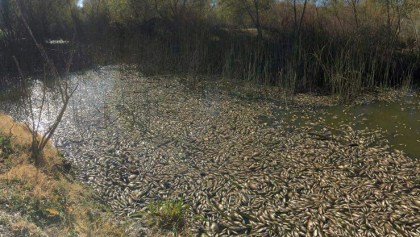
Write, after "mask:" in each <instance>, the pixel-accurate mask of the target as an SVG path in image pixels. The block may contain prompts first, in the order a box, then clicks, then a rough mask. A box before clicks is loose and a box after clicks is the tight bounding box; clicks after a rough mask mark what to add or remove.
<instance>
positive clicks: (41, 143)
mask: <svg viewBox="0 0 420 237" xmlns="http://www.w3.org/2000/svg"><path fill="white" fill-rule="evenodd" d="M15 2H16V6H17V14H18V15H19V18H20V19H21V20H22V23H23V25H24V26H25V28H26V29H27V31H28V34H29V36H30V37H31V39H32V41H33V42H34V44H35V46H36V47H37V49H38V51H39V52H40V54H41V56H42V58H43V59H44V60H45V62H46V64H47V66H48V68H49V71H50V72H51V73H52V75H53V77H54V78H55V79H57V80H58V85H59V86H58V88H59V91H60V95H61V102H62V105H61V107H60V109H59V111H58V114H57V115H56V117H55V119H54V122H53V123H52V124H50V126H49V127H48V128H47V131H45V132H44V133H43V134H42V136H41V138H40V139H39V138H38V129H39V122H40V119H41V114H42V110H43V106H44V103H45V100H46V90H44V91H43V98H42V102H41V106H40V112H39V114H38V118H37V119H38V124H37V125H35V114H34V108H33V104H32V98H29V101H28V103H29V109H30V115H31V119H32V128H31V130H32V155H33V158H34V159H35V162H36V164H38V163H39V162H38V160H39V158H40V157H39V155H40V154H41V152H42V151H43V149H44V148H45V146H46V145H47V144H48V142H49V141H50V139H51V137H52V135H53V134H54V132H55V130H56V129H57V127H58V125H59V124H60V122H61V120H62V118H63V116H64V113H65V111H66V109H67V106H68V103H69V101H70V98H71V97H72V95H73V94H74V92H75V91H76V89H77V87H78V85H76V86H75V87H74V88H72V89H70V88H69V85H68V80H67V78H66V77H67V75H68V73H69V71H70V67H71V64H72V60H73V54H74V50H71V52H70V56H69V58H68V59H67V61H66V68H65V72H64V75H65V76H64V78H63V77H62V76H61V75H60V73H59V72H58V69H57V67H56V66H55V65H54V62H53V61H52V60H51V59H50V57H49V56H48V54H47V52H46V51H45V49H44V47H43V46H42V44H40V43H39V42H38V41H37V39H36V38H35V36H34V34H33V33H32V30H31V28H30V26H29V24H28V22H27V21H26V18H25V16H24V15H23V12H22V10H21V1H20V0H15ZM75 37H76V31H74V34H73V39H72V41H73V42H75ZM14 61H15V64H16V67H17V69H18V72H19V74H20V76H21V77H22V80H23V81H24V80H25V79H24V78H23V73H22V70H21V68H20V66H19V63H18V61H17V59H16V58H15V57H14ZM44 86H45V85H44Z"/></svg>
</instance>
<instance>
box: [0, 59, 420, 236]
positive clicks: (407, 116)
mask: <svg viewBox="0 0 420 237" xmlns="http://www.w3.org/2000/svg"><path fill="white" fill-rule="evenodd" d="M71 83H72V85H73V86H74V85H76V84H77V85H78V89H77V90H76V92H75V94H74V96H73V98H72V100H71V102H70V104H69V107H68V110H67V111H66V114H65V116H64V118H63V121H62V123H61V124H60V126H59V128H58V129H57V131H56V134H55V136H54V138H53V139H54V142H55V144H56V145H57V146H58V147H59V148H60V149H61V151H62V152H63V153H64V155H65V157H66V159H68V160H70V161H71V162H72V164H73V166H74V167H75V169H76V174H77V177H78V178H79V179H80V180H82V181H84V182H86V183H88V184H90V185H92V186H93V187H94V188H95V189H96V190H97V191H98V192H99V193H100V194H101V197H102V198H103V199H104V200H106V201H108V203H109V204H110V205H111V206H112V208H113V210H115V212H117V213H121V214H125V215H127V214H131V213H134V212H138V211H144V210H146V209H147V206H148V204H149V203H151V202H153V201H156V200H164V199H168V198H169V199H175V198H182V199H183V200H184V201H185V202H186V203H188V204H189V210H188V212H187V213H188V215H189V221H190V222H191V226H192V228H193V230H192V231H193V232H194V233H202V232H207V233H209V234H211V235H213V234H215V233H218V234H229V235H234V234H238V235H243V234H254V235H267V236H275V235H277V236H289V235H290V236H293V235H295V234H302V233H303V235H304V233H306V234H308V233H309V234H310V233H312V234H314V233H315V232H314V231H317V233H320V232H323V233H324V234H327V235H332V236H337V235H347V236H353V235H354V234H355V233H356V232H358V234H359V235H361V236H364V235H366V233H368V232H372V230H375V231H376V232H375V233H376V235H378V236H381V235H382V236H384V235H388V234H397V235H398V234H401V233H400V232H401V231H402V230H404V231H405V232H406V234H407V235H415V234H420V233H419V232H418V230H419V228H418V224H416V223H417V222H416V221H415V219H416V218H417V217H418V216H417V212H416V210H418V209H416V208H418V205H419V203H418V201H416V197H418V195H419V189H418V186H416V182H417V181H418V180H419V178H420V177H419V172H418V170H420V165H419V163H418V162H417V160H416V159H413V158H414V157H418V156H419V154H420V152H419V150H418V147H419V128H420V126H419V119H420V118H419V112H418V111H419V106H420V104H419V103H420V100H419V96H418V95H411V96H408V97H406V98H404V99H403V100H401V102H398V103H396V102H395V103H372V104H366V105H359V106H336V107H310V106H306V107H305V106H303V107H302V106H291V105H289V106H287V107H286V106H285V105H284V104H281V103H277V102H275V101H262V100H245V99H243V98H240V97H238V96H232V95H231V93H229V92H227V91H224V90H223V89H221V88H219V87H218V86H217V84H216V85H215V83H211V85H209V86H208V87H206V86H204V87H203V88H202V89H200V90H189V89H188V87H187V86H186V85H185V84H184V83H182V80H180V79H179V78H176V77H173V76H159V77H144V76H142V75H141V74H139V73H137V72H135V71H132V70H122V68H121V67H104V68H100V69H98V70H92V71H87V72H84V73H80V74H73V75H72V78H71ZM41 85H42V83H41V82H39V81H35V82H34V84H33V86H32V87H31V90H29V92H28V93H26V94H25V93H17V92H16V91H15V92H14V91H13V89H7V90H5V89H3V90H0V91H1V92H0V99H1V103H0V111H4V112H6V113H10V114H11V115H12V116H14V117H15V118H16V119H17V120H20V121H28V118H30V116H29V112H28V111H27V109H25V108H27V104H25V103H23V102H24V101H25V100H24V98H25V96H28V95H29V94H31V95H32V99H33V103H34V105H37V104H38V105H39V104H40V103H41V102H42V98H43V96H42V95H43V87H42V86H41ZM45 90H46V91H47V97H46V100H45V101H46V102H45V103H44V108H43V110H42V111H43V112H42V113H41V114H40V117H39V118H40V119H39V121H40V123H39V130H40V131H44V130H45V129H47V128H48V124H49V123H50V122H51V121H52V120H53V119H54V115H55V114H56V111H57V109H58V108H59V106H60V97H59V94H58V91H57V89H56V87H55V86H54V83H49V86H48V87H47V88H45ZM34 108H35V110H34V112H35V113H34V115H35V117H37V115H38V114H39V113H38V112H39V111H40V110H39V108H37V106H34ZM37 120H38V119H37ZM395 149H401V150H402V151H404V152H400V151H397V150H395ZM406 154H408V156H407V155H406ZM416 187H417V188H416ZM378 200H384V201H385V202H381V201H378ZM378 205H386V207H383V208H382V207H379V206H378ZM349 208H351V211H350V212H349V210H350V209H349ZM366 210H367V213H369V216H368V217H366V216H365V214H364V213H366ZM391 217H392V219H391V221H392V220H398V221H397V222H393V221H392V223H391V224H389V223H390V219H389V218H391ZM366 218H368V219H369V221H367V219H366ZM387 218H388V219H387ZM349 220H351V222H350V221H349ZM366 223H368V224H369V225H367V224H366ZM387 225H388V226H391V227H389V228H388V227H387V228H382V227H383V226H387ZM309 226H312V227H311V228H309ZM356 226H357V227H356ZM392 226H398V228H392Z"/></svg>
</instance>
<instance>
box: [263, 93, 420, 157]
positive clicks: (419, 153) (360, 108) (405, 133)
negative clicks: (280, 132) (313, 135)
mask: <svg viewBox="0 0 420 237" xmlns="http://www.w3.org/2000/svg"><path fill="white" fill-rule="evenodd" d="M266 119H268V120H266V121H268V122H271V123H274V124H276V123H278V121H281V120H283V121H285V122H286V123H290V124H294V125H296V126H312V127H313V128H314V130H315V131H316V130H319V129H321V128H324V127H327V126H328V127H331V128H333V129H334V130H331V131H329V132H331V133H334V131H339V130H340V129H341V127H342V126H351V127H352V128H353V129H356V130H360V129H369V130H372V131H378V132H380V133H382V135H383V136H384V137H385V138H386V139H387V140H388V142H389V144H388V145H389V146H390V147H391V149H398V150H401V151H404V152H406V153H407V154H409V155H410V156H412V157H416V158H418V157H420V96H419V95H418V94H415V93H408V94H407V95H406V96H404V97H402V98H401V99H399V100H398V101H396V102H395V101H393V102H372V103H366V104H361V105H339V106H331V107H330V106H328V107H325V106H318V107H295V108H290V109H282V108H275V109H274V116H273V117H271V119H270V118H266Z"/></svg>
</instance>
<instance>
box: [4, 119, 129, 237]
mask: <svg viewBox="0 0 420 237" xmlns="http://www.w3.org/2000/svg"><path fill="white" fill-rule="evenodd" d="M30 144H31V133H30V131H29V130H28V129H27V128H26V127H25V126H24V125H23V124H19V123H16V122H15V121H13V119H12V118H11V117H9V116H6V115H4V114H0V236H8V237H10V236H127V235H128V232H127V229H128V227H129V223H125V222H124V221H117V220H116V219H115V217H114V215H113V214H112V212H111V211H110V209H109V208H108V207H107V206H106V205H105V204H104V203H102V202H101V201H100V199H99V197H98V196H97V194H95V192H94V191H92V189H91V188H89V187H88V186H86V185H84V184H82V183H80V182H78V181H76V180H74V178H73V174H72V169H71V165H70V164H68V163H65V162H64V160H63V158H62V157H61V155H60V153H59V152H58V151H57V150H56V149H55V148H54V147H53V146H52V145H51V144H50V145H48V146H47V147H46V148H45V150H44V152H43V156H42V159H43V161H44V162H43V164H42V167H35V166H34V165H33V163H32V162H30V161H29V157H30V154H29V147H30Z"/></svg>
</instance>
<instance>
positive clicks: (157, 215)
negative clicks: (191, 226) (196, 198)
mask: <svg viewBox="0 0 420 237" xmlns="http://www.w3.org/2000/svg"><path fill="white" fill-rule="evenodd" d="M187 208H188V206H187V205H185V204H184V202H183V200H182V199H178V200H167V201H159V202H154V203H151V204H149V206H148V212H147V213H146V215H145V218H146V220H147V223H148V224H150V225H152V226H156V227H158V228H159V229H161V230H164V231H173V232H175V233H177V232H180V231H182V230H183V229H184V227H185V224H186V220H185V209H187Z"/></svg>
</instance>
